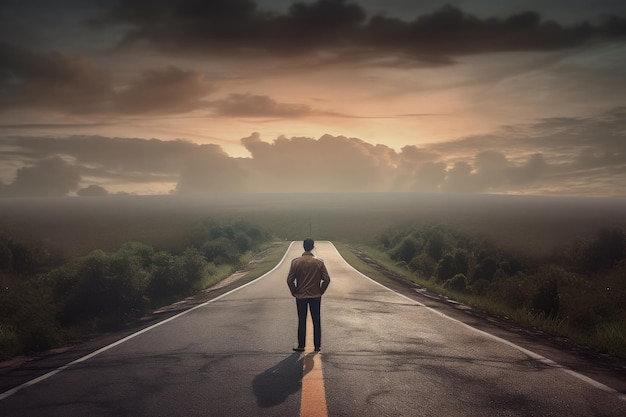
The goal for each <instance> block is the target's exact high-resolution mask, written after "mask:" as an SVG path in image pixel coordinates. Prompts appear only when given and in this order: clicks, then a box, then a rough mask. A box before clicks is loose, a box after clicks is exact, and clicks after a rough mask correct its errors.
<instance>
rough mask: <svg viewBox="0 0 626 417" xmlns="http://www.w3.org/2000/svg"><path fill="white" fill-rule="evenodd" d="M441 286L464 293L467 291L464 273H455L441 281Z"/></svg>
mask: <svg viewBox="0 0 626 417" xmlns="http://www.w3.org/2000/svg"><path fill="white" fill-rule="evenodd" d="M443 288H445V289H447V290H451V291H456V292H461V293H464V292H466V291H467V288H468V282H467V277H466V276H465V275H464V274H456V275H455V276H453V277H452V278H450V279H448V280H446V282H444V283H443Z"/></svg>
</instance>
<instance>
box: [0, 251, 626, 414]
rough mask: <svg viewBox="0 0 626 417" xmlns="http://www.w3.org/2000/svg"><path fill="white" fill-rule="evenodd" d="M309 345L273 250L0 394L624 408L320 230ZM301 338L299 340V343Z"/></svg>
mask: <svg viewBox="0 0 626 417" xmlns="http://www.w3.org/2000/svg"><path fill="white" fill-rule="evenodd" d="M316 246H317V247H316V250H315V253H316V255H317V256H318V257H320V258H323V259H324V260H325V262H326V264H327V267H328V270H329V273H330V275H331V278H332V282H331V285H330V287H329V290H328V292H327V293H326V295H325V296H324V298H323V301H322V323H323V339H322V352H321V353H320V354H315V353H314V352H310V351H307V352H304V353H294V352H292V351H291V347H292V346H293V344H294V343H295V335H296V326H297V319H296V307H295V302H294V301H293V299H292V298H291V296H290V294H289V290H288V288H287V285H286V282H285V280H286V276H287V271H288V268H289V260H290V259H292V258H294V257H296V256H299V255H300V254H301V252H302V248H301V245H300V243H299V242H298V243H296V244H294V245H292V246H291V247H290V249H289V251H288V253H287V254H286V256H285V262H283V263H282V264H280V265H279V266H277V268H275V269H274V270H273V271H272V272H271V273H269V274H267V275H266V276H265V277H263V278H261V279H259V280H257V281H253V282H252V283H250V284H248V285H246V286H244V287H241V288H239V289H237V290H235V291H233V292H230V293H227V294H225V295H223V296H220V297H219V298H216V299H214V300H212V301H210V302H208V303H206V304H203V305H201V306H199V307H197V308H195V309H193V310H191V311H189V312H186V313H184V314H182V315H180V316H177V317H174V318H172V319H170V320H168V321H167V322H164V323H161V324H158V325H156V326H153V327H152V328H149V329H147V330H145V331H143V332H142V333H140V334H136V335H133V336H131V337H130V338H128V339H126V340H124V341H122V342H121V343H118V344H116V345H114V346H109V347H107V348H105V349H103V350H102V351H101V352H99V353H97V354H94V355H91V356H90V357H87V358H84V359H83V360H80V361H78V362H76V363H73V364H71V365H69V366H67V367H66V368H64V369H62V370H60V371H59V372H56V373H55V374H54V375H50V376H48V377H46V378H45V379H42V380H41V381H37V382H36V383H33V384H32V385H30V386H25V387H22V388H20V389H19V390H16V391H14V392H8V393H5V394H2V400H0V415H2V416H4V417H9V416H93V417H95V416H113V415H115V416H299V415H315V416H323V415H329V416H624V415H626V400H625V399H624V398H621V397H620V396H619V394H617V393H616V392H612V391H610V390H607V389H605V387H603V386H602V385H599V384H597V383H594V382H593V381H590V380H585V379H584V377H581V376H579V375H578V374H575V373H573V372H570V371H568V370H567V369H563V368H561V367H559V366H558V365H556V364H555V363H553V362H550V361H547V360H543V359H542V358H541V357H539V356H538V355H535V354H533V353H532V352H529V351H526V350H524V349H521V348H518V347H516V346H514V345H512V344H510V343H507V342H504V341H502V340H500V339H498V338H496V337H492V336H490V335H488V334H485V333H482V332H480V331H476V330H474V329H472V328H470V327H468V326H466V325H464V324H462V323H460V322H458V321H456V320H454V319H450V318H448V317H446V316H443V315H442V314H439V313H437V312H436V311H434V310H432V309H429V308H427V307H425V306H424V305H422V304H420V303H418V302H416V301H413V300H411V299H409V298H406V297H404V296H401V295H399V294H396V293H394V292H391V291H389V290H388V289H386V288H384V287H382V286H380V285H378V284H376V283H374V282H373V281H371V280H369V279H367V278H366V277H364V276H362V275H361V274H359V273H358V272H356V271H355V270H354V269H352V268H351V267H350V266H349V265H347V264H346V263H345V262H344V261H343V259H342V258H341V257H340V256H339V254H338V253H337V252H336V250H335V248H334V247H333V246H332V245H331V244H330V243H327V242H318V243H317V245H316ZM308 350H309V349H308Z"/></svg>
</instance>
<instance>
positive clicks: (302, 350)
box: [292, 346, 304, 352]
mask: <svg viewBox="0 0 626 417" xmlns="http://www.w3.org/2000/svg"><path fill="white" fill-rule="evenodd" d="M292 349H293V351H294V352H304V348H303V347H300V346H296V347H294V348H292Z"/></svg>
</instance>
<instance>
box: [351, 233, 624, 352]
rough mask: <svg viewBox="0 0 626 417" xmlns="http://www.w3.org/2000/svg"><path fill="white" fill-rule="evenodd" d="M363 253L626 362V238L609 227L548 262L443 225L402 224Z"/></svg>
mask: <svg viewBox="0 0 626 417" xmlns="http://www.w3.org/2000/svg"><path fill="white" fill-rule="evenodd" d="M358 249H359V250H361V251H363V252H364V253H366V254H367V255H368V256H370V257H371V258H373V259H375V260H376V261H377V262H378V263H380V264H382V265H384V266H386V267H388V268H390V269H391V270H393V271H395V272H396V273H399V274H401V275H403V276H405V277H406V278H407V279H410V280H412V281H414V282H415V283H417V284H420V285H422V286H424V287H426V288H429V289H431V290H434V291H437V292H439V293H441V294H444V295H446V296H449V297H450V298H452V299H455V300H457V301H460V302H464V303H467V304H469V305H472V306H475V307H477V308H479V309H481V310H483V311H486V312H488V313H490V314H492V315H496V316H501V317H508V318H510V319H512V320H514V321H515V322H517V323H519V324H520V325H522V326H526V327H534V328H537V329H540V330H543V331H546V332H548V333H550V334H554V335H557V336H561V337H565V338H568V339H570V340H571V341H573V342H575V343H578V344H581V345H585V346H588V347H589V348H591V349H593V350H595V351H597V352H600V353H607V354H610V355H613V356H617V357H622V358H626V303H624V300H626V234H625V233H624V231H623V230H622V229H621V228H613V229H602V230H599V231H598V232H597V233H596V235H595V236H593V237H590V238H589V239H586V240H576V241H574V242H571V243H570V244H567V245H564V246H562V247H560V248H558V249H556V250H555V251H554V252H553V253H552V254H551V255H549V256H545V257H543V258H541V259H536V258H524V257H520V256H519V255H515V254H511V253H507V252H505V251H503V250H502V249H500V248H498V247H497V246H495V245H494V244H493V243H492V242H490V241H489V240H488V239H486V238H484V237H481V236H478V235H472V234H468V233H463V232H460V231H459V230H457V229H453V228H450V227H446V226H442V225H428V226H423V225H422V226H420V225H403V226H402V227H395V228H390V229H388V230H387V231H385V232H384V233H382V234H380V235H379V236H378V238H377V239H376V240H375V243H373V244H372V245H370V246H369V247H368V246H363V245H359V247H358Z"/></svg>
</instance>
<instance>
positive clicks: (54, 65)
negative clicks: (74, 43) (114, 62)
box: [0, 42, 112, 113]
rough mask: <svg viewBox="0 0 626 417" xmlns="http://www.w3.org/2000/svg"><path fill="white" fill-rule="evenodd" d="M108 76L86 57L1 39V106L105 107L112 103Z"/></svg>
mask: <svg viewBox="0 0 626 417" xmlns="http://www.w3.org/2000/svg"><path fill="white" fill-rule="evenodd" d="M111 92H112V84H111V79H110V77H109V75H108V74H107V73H106V72H105V71H102V70H100V69H98V68H97V67H95V66H94V65H92V64H91V63H89V62H88V61H87V60H84V59H81V58H76V57H71V56H68V55H65V54H62V53H60V52H56V51H52V52H45V53H42V52H34V51H30V50H28V49H26V48H21V47H17V46H12V45H7V44H5V43H2V42H0V107H2V108H9V107H10V108H15V107H23V106H29V107H33V106H34V107H43V108H55V109H58V110H62V111H69V112H72V113H89V112H94V111H100V110H102V107H103V105H104V106H106V103H109V102H110V99H111Z"/></svg>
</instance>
